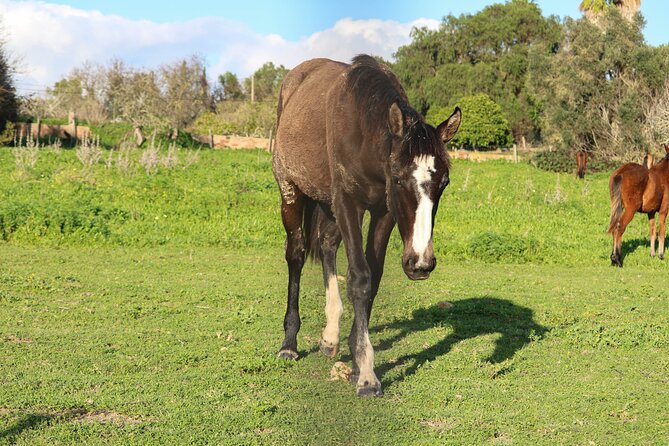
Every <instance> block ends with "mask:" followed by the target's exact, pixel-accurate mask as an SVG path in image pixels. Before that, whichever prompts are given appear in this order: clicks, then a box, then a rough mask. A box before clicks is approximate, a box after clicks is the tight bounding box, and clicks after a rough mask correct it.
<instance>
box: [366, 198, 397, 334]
mask: <svg viewBox="0 0 669 446" xmlns="http://www.w3.org/2000/svg"><path fill="white" fill-rule="evenodd" d="M394 227H395V219H394V218H393V216H392V214H390V212H388V211H387V210H385V211H383V212H378V213H372V218H371V220H370V222H369V232H368V234H367V248H366V249H365V258H366V259H367V264H368V265H369V269H370V273H371V293H370V298H369V306H368V307H367V323H368V324H369V318H370V317H371V314H372V306H373V305H374V298H375V297H376V294H377V293H378V291H379V285H380V283H381V277H382V276H383V266H384V263H385V259H386V249H387V248H388V240H389V239H390V234H391V233H392V231H393V228H394Z"/></svg>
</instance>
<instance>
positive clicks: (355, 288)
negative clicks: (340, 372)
mask: <svg viewBox="0 0 669 446" xmlns="http://www.w3.org/2000/svg"><path fill="white" fill-rule="evenodd" d="M363 212H364V210H363V209H361V208H360V207H358V206H357V205H356V204H355V201H354V200H353V199H351V198H349V197H348V196H346V194H345V193H344V192H341V193H340V194H338V195H337V197H336V199H335V217H336V219H337V225H338V226H339V230H340V233H341V236H342V239H343V240H344V246H345V248H346V256H347V257H348V265H349V266H348V274H347V278H346V290H347V295H348V298H349V300H350V301H351V303H352V304H353V311H354V317H353V325H352V327H351V334H350V335H349V337H348V345H349V348H350V350H351V356H352V357H353V361H352V362H353V367H352V368H353V372H352V375H351V379H352V380H355V381H356V393H357V394H358V396H382V395H383V391H382V390H381V382H380V381H379V380H378V378H377V377H376V374H375V373H374V348H373V347H372V343H371V341H370V340H369V331H368V320H369V316H368V308H369V301H370V298H371V289H372V284H371V272H370V268H369V265H368V264H367V260H366V259H365V255H364V252H363V249H362V215H363Z"/></svg>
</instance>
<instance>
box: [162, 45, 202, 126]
mask: <svg viewBox="0 0 669 446" xmlns="http://www.w3.org/2000/svg"><path fill="white" fill-rule="evenodd" d="M159 73H160V87H161V91H162V93H163V95H164V106H165V109H164V114H165V117H166V118H167V121H168V122H169V124H170V125H171V126H172V127H173V128H174V129H175V130H180V129H183V128H185V127H187V126H188V125H190V124H191V123H192V122H193V121H194V120H195V118H197V116H198V115H199V114H200V113H201V112H202V111H205V110H207V109H208V108H209V104H210V95H209V87H208V85H207V84H206V82H205V83H203V82H202V80H203V79H206V72H205V66H204V60H203V59H202V58H201V57H198V56H191V57H190V58H189V59H183V60H180V61H177V62H175V63H172V64H166V65H162V66H161V67H160V69H159Z"/></svg>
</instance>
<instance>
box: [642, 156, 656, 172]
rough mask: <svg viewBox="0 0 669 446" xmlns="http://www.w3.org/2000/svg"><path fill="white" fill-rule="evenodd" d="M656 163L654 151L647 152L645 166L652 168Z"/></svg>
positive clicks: (644, 158) (644, 160)
mask: <svg viewBox="0 0 669 446" xmlns="http://www.w3.org/2000/svg"><path fill="white" fill-rule="evenodd" d="M653 164H655V157H654V156H653V154H652V153H646V156H644V157H643V167H645V168H646V169H650V168H651V167H653Z"/></svg>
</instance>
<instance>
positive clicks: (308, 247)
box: [272, 56, 461, 396]
mask: <svg viewBox="0 0 669 446" xmlns="http://www.w3.org/2000/svg"><path fill="white" fill-rule="evenodd" d="M460 116H461V114H460V110H459V109H456V110H455V112H454V113H453V115H451V117H450V118H448V119H447V120H446V121H444V122H443V123H441V124H440V125H439V126H437V128H434V127H432V126H431V125H429V124H426V123H425V121H424V120H423V118H422V117H421V116H420V114H418V113H417V112H416V111H415V110H414V109H413V108H411V107H410V106H409V103H408V101H407V96H406V93H405V92H404V90H403V88H402V87H401V86H400V84H399V82H398V80H397V78H396V77H395V75H394V74H393V73H391V71H390V69H389V68H388V67H386V66H385V65H382V64H379V63H378V62H377V61H376V60H375V59H374V58H372V57H370V56H358V57H356V58H355V59H354V60H353V64H352V65H348V64H344V63H340V62H334V61H331V60H328V59H314V60H310V61H307V62H304V63H302V64H300V65H299V66H297V67H296V68H295V69H293V70H292V71H291V72H290V73H289V74H288V75H287V76H286V78H285V79H284V81H283V84H282V86H281V92H280V96H279V106H278V125H277V134H276V148H275V151H274V153H273V159H272V163H273V170H274V176H275V177H276V180H277V183H278V184H279V189H280V191H281V217H282V219H283V225H284V228H285V230H286V261H287V263H288V305H287V310H286V315H285V318H284V330H285V338H284V341H283V344H282V346H281V349H280V351H279V356H280V357H283V358H286V359H296V358H297V356H298V353H297V337H296V336H297V332H298V330H299V328H300V316H299V309H298V300H299V287H300V275H301V271H302V266H303V264H304V261H305V256H306V254H311V255H312V256H313V257H314V258H316V259H320V260H321V261H322V265H323V279H324V282H325V294H326V304H325V314H326V319H327V324H326V327H325V329H324V330H323V334H322V338H321V343H320V347H321V351H322V352H323V353H324V354H326V355H327V356H330V357H333V356H335V355H336V354H337V353H338V351H339V319H340V316H341V314H342V312H343V307H342V303H341V299H340V297H339V290H338V286H337V271H336V265H335V260H336V255H337V248H338V247H339V244H340V242H341V241H342V240H343V241H344V247H345V248H346V256H347V257H348V264H349V266H348V275H347V282H346V289H347V294H348V298H349V300H350V301H351V302H352V304H353V309H354V313H355V316H354V320H353V326H352V328H351V334H350V336H349V338H348V344H349V348H350V351H351V356H352V358H353V375H352V380H355V381H356V382H357V393H358V395H377V396H380V395H382V394H383V393H382V391H381V383H380V382H379V380H378V379H377V377H376V374H375V373H374V350H373V348H372V344H371V342H370V340H369V334H368V324H369V318H370V312H371V309H372V303H373V302H374V297H375V296H376V294H377V291H378V289H379V283H380V281H381V275H382V274H383V265H384V260H385V255H386V247H387V245H388V239H389V238H390V233H391V231H392V229H393V227H394V226H395V224H396V223H397V225H398V227H399V232H400V235H401V237H402V241H403V243H404V254H403V256H402V267H403V269H404V272H405V273H406V275H407V276H408V277H409V278H410V279H414V280H417V279H425V278H427V277H428V276H429V274H430V272H431V271H432V270H433V269H434V267H435V265H436V259H435V257H434V251H433V249H432V227H433V226H434V216H435V215H436V213H437V206H438V204H439V198H440V197H441V194H442V192H443V190H444V188H445V187H446V186H447V185H448V183H449V166H450V164H449V159H448V155H447V152H446V151H445V150H444V143H445V142H446V141H449V140H450V139H451V138H453V136H454V135H455V133H456V131H457V130H458V127H459V125H460ZM366 211H369V214H370V223H369V232H368V236H367V246H366V248H365V247H363V241H362V239H363V238H362V219H363V214H364V213H365V212H366Z"/></svg>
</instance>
